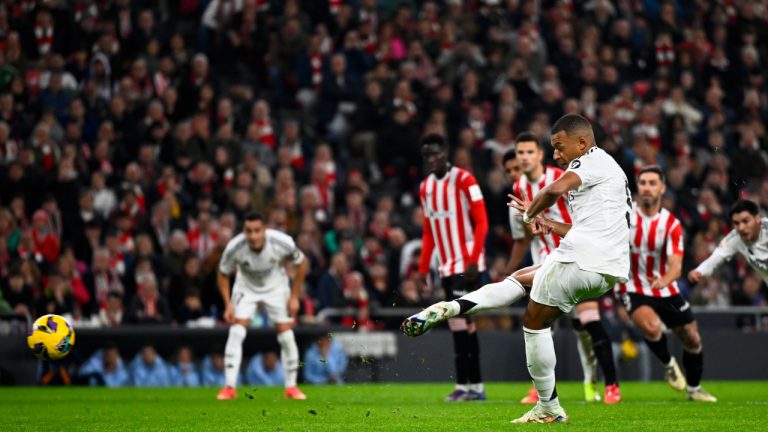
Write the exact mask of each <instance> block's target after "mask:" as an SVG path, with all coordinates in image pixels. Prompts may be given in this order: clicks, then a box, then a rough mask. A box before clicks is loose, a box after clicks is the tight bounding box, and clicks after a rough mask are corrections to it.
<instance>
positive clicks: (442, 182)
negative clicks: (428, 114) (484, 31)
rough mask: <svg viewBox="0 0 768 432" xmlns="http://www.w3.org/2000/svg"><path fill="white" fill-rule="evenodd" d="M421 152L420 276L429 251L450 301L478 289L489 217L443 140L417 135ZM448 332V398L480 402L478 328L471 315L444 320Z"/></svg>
mask: <svg viewBox="0 0 768 432" xmlns="http://www.w3.org/2000/svg"><path fill="white" fill-rule="evenodd" d="M421 156H422V158H423V160H424V165H425V168H426V170H427V172H429V174H428V175H427V177H426V178H425V179H424V180H423V181H422V182H421V185H420V186H419V199H420V201H421V207H422V209H423V211H424V228H423V234H422V247H421V259H420V260H419V274H420V275H422V276H423V275H426V274H427V272H428V271H429V268H430V263H431V262H432V255H433V253H435V255H437V257H438V262H439V265H438V270H439V273H440V285H441V287H442V288H443V291H444V292H445V297H446V298H448V299H451V300H452V299H454V298H457V297H461V296H463V295H465V294H467V293H468V292H470V291H474V290H476V289H477V288H479V286H480V284H481V280H480V279H481V278H482V277H485V276H484V275H483V274H481V272H484V271H485V252H484V250H483V249H484V248H483V246H484V244H485V236H486V234H487V233H488V216H487V215H486V213H485V200H484V199H483V193H482V191H481V190H480V186H478V184H477V180H475V177H474V176H473V175H472V174H471V173H469V172H468V171H466V170H463V169H461V168H458V167H455V166H451V165H450V164H449V163H448V152H447V146H446V143H445V138H443V137H442V136H440V135H434V134H432V135H427V136H425V137H424V138H422V146H421ZM448 327H449V328H450V329H451V333H452V336H453V342H454V343H453V349H454V361H455V365H456V375H455V377H456V387H455V389H454V391H453V392H452V393H451V394H450V395H448V397H447V398H446V400H447V401H451V402H454V401H463V400H485V398H486V396H485V388H484V386H483V381H482V376H481V371H480V348H479V346H480V345H479V340H478V337H477V331H476V330H477V329H476V327H475V325H474V323H472V321H471V318H465V317H461V318H458V317H457V318H453V319H450V320H448Z"/></svg>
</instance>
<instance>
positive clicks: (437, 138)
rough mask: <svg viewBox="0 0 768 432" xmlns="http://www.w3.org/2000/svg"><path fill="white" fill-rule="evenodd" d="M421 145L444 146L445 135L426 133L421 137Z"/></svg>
mask: <svg viewBox="0 0 768 432" xmlns="http://www.w3.org/2000/svg"><path fill="white" fill-rule="evenodd" d="M421 145H422V146H426V145H436V146H439V147H441V148H445V146H446V142H445V137H444V136H442V135H440V134H436V133H431V134H427V135H425V136H424V137H423V138H421Z"/></svg>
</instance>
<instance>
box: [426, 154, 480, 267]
mask: <svg viewBox="0 0 768 432" xmlns="http://www.w3.org/2000/svg"><path fill="white" fill-rule="evenodd" d="M419 198H420V199H421V206H422V208H423V209H424V235H423V237H422V240H423V244H424V245H423V247H422V259H421V262H420V266H419V270H420V271H421V272H426V271H427V270H428V267H429V258H430V256H431V253H432V250H434V249H437V253H438V257H439V261H440V267H439V271H440V277H448V276H454V275H458V274H462V273H464V271H465V270H466V267H467V264H469V263H470V262H473V259H474V260H476V262H477V266H478V270H479V271H483V270H485V251H484V249H483V243H484V242H485V238H482V239H479V242H480V243H479V245H478V246H477V248H476V247H475V238H474V237H475V229H476V228H477V225H478V224H483V223H484V224H486V225H487V215H486V213H485V200H484V199H483V193H482V191H481V190H480V186H478V184H477V180H475V177H474V176H473V175H472V174H470V173H469V172H468V171H466V170H463V169H461V168H458V167H455V166H453V167H451V168H450V169H449V170H448V172H447V173H446V174H445V176H443V178H439V179H438V178H437V177H436V176H435V175H434V174H430V175H429V176H428V177H427V178H426V179H424V180H423V181H422V182H421V186H420V187H419ZM486 230H487V228H486ZM483 237H484V234H483ZM427 254H428V255H429V256H426V255H427ZM473 255H474V256H473Z"/></svg>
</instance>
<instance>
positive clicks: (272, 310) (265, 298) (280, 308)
mask: <svg viewBox="0 0 768 432" xmlns="http://www.w3.org/2000/svg"><path fill="white" fill-rule="evenodd" d="M290 296H291V291H290V290H289V289H288V287H285V288H284V289H276V290H273V291H270V292H267V293H264V294H262V295H261V296H260V297H259V301H261V303H262V304H263V305H264V309H265V310H266V311H267V316H268V317H269V321H270V322H272V323H273V324H289V323H292V322H293V319H292V318H291V316H290V315H288V299H289V298H290Z"/></svg>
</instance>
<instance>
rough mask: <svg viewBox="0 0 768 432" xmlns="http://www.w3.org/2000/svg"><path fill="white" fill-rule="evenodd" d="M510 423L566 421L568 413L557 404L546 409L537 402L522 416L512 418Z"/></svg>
mask: <svg viewBox="0 0 768 432" xmlns="http://www.w3.org/2000/svg"><path fill="white" fill-rule="evenodd" d="M512 423H568V414H566V413H565V410H564V409H563V407H561V406H559V405H558V406H557V407H556V408H549V409H547V408H544V407H542V406H541V405H540V404H538V403H537V404H536V406H535V407H533V408H531V410H530V411H528V412H527V413H525V414H524V415H523V416H522V417H520V418H517V419H514V420H512Z"/></svg>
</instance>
